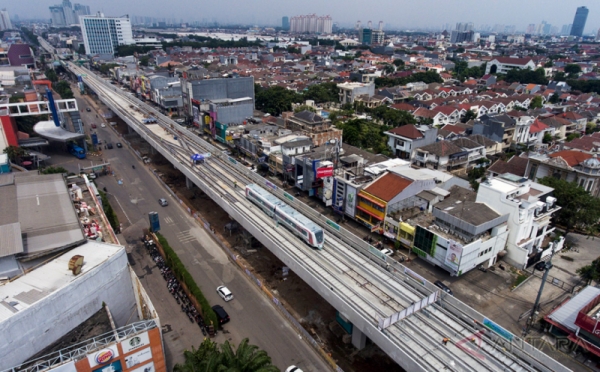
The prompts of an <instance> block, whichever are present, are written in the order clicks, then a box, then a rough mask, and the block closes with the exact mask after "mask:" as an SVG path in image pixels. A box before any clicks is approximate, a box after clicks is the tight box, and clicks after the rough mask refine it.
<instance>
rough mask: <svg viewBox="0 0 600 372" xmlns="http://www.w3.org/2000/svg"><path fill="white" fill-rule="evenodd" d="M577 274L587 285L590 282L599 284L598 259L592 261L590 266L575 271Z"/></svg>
mask: <svg viewBox="0 0 600 372" xmlns="http://www.w3.org/2000/svg"><path fill="white" fill-rule="evenodd" d="M577 274H578V275H579V277H580V278H581V279H582V280H584V281H585V282H586V283H587V284H590V283H591V282H592V280H593V281H595V282H600V257H598V258H596V259H595V260H594V261H592V263H591V264H589V265H587V266H583V267H580V268H579V269H577Z"/></svg>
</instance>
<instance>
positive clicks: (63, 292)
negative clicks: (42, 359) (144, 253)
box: [0, 248, 138, 370]
mask: <svg viewBox="0 0 600 372" xmlns="http://www.w3.org/2000/svg"><path fill="white" fill-rule="evenodd" d="M102 302H104V303H106V305H108V307H109V308H110V311H111V314H112V316H113V319H114V321H115V323H116V325H117V327H121V326H124V325H126V324H127V321H128V320H129V322H133V321H137V320H138V319H137V317H136V315H135V309H136V301H135V297H134V292H133V286H132V283H131V276H130V274H129V266H128V264H127V255H126V252H125V249H124V248H123V249H121V250H120V251H119V252H118V253H116V254H115V255H113V256H112V257H109V258H108V259H107V260H106V261H105V262H104V263H103V264H101V265H99V266H97V267H96V268H94V269H93V270H91V271H90V272H88V273H86V274H85V275H82V276H81V277H79V278H78V279H77V280H75V281H74V282H72V283H71V284H70V285H68V286H66V287H64V288H62V289H60V290H58V291H56V292H54V293H52V294H51V295H49V296H47V297H46V298H44V299H42V300H41V301H39V302H37V303H34V304H33V305H32V306H30V307H29V308H27V309H25V310H22V311H19V312H18V313H16V314H15V315H13V316H12V317H11V318H10V319H9V320H7V321H4V322H2V323H0V334H1V335H2V337H0V370H4V369H7V368H11V367H13V366H16V365H18V364H21V363H23V362H24V361H26V360H27V358H29V357H31V356H32V355H34V354H35V353H38V352H40V351H41V350H43V349H44V348H45V347H47V346H48V345H50V344H51V343H53V342H55V341H57V340H58V339H60V338H61V337H62V336H64V335H65V334H66V333H68V332H69V331H71V330H72V329H73V328H74V327H76V326H78V325H79V324H80V323H82V322H84V321H85V320H87V319H88V318H89V317H91V316H92V315H93V314H94V313H95V312H97V311H98V310H99V309H100V308H101V307H102ZM132 312H134V314H133V316H132ZM41 335H43V337H40V336H41Z"/></svg>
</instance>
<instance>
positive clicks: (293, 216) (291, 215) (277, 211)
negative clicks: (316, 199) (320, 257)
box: [246, 184, 325, 249]
mask: <svg viewBox="0 0 600 372" xmlns="http://www.w3.org/2000/svg"><path fill="white" fill-rule="evenodd" d="M246 198H247V199H248V200H250V201H251V202H253V203H254V204H256V205H257V206H258V207H259V208H260V209H262V210H263V211H264V212H265V213H266V214H268V215H269V217H271V218H274V219H275V220H276V221H278V222H279V223H280V224H282V225H284V226H285V227H287V228H288V229H289V230H290V231H291V232H293V233H294V234H295V235H298V236H299V237H300V239H302V240H304V241H305V242H306V243H307V244H308V245H310V246H311V247H313V248H316V249H323V243H325V235H324V234H323V229H322V228H321V227H320V226H318V225H317V224H316V223H314V222H313V221H311V220H309V219H308V218H306V216H304V215H303V214H301V213H300V212H298V211H297V210H295V209H294V208H292V207H290V206H289V205H287V204H286V203H284V202H283V201H281V200H279V198H277V197H276V196H274V195H271V194H270V193H269V192H268V191H267V190H265V189H263V188H261V187H260V186H258V185H255V184H250V185H247V186H246Z"/></svg>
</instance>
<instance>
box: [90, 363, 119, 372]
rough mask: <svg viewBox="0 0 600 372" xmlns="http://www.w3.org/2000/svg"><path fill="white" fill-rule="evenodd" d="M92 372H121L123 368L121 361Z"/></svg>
mask: <svg viewBox="0 0 600 372" xmlns="http://www.w3.org/2000/svg"><path fill="white" fill-rule="evenodd" d="M93 371H94V372H122V371H123V366H122V365H121V361H120V360H117V361H116V362H112V363H110V364H107V365H105V366H102V367H100V368H96V369H94V370H93Z"/></svg>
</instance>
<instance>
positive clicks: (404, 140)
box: [384, 109, 438, 159]
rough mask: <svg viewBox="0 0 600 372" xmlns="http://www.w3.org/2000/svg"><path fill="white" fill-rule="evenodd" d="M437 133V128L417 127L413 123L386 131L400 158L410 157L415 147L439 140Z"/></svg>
mask: <svg viewBox="0 0 600 372" xmlns="http://www.w3.org/2000/svg"><path fill="white" fill-rule="evenodd" d="M424 110H425V109H424ZM428 111H429V110H428ZM437 133H438V130H437V128H432V127H429V126H426V125H420V126H419V127H417V126H415V125H413V124H409V125H403V126H401V127H397V128H394V129H391V130H389V131H387V132H384V134H385V135H386V136H387V137H388V147H389V148H390V149H391V150H392V152H393V153H394V155H395V156H396V157H398V158H400V159H410V156H411V153H412V151H413V150H414V149H417V148H419V147H422V146H427V145H429V144H432V143H434V142H435V141H436V140H437Z"/></svg>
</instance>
